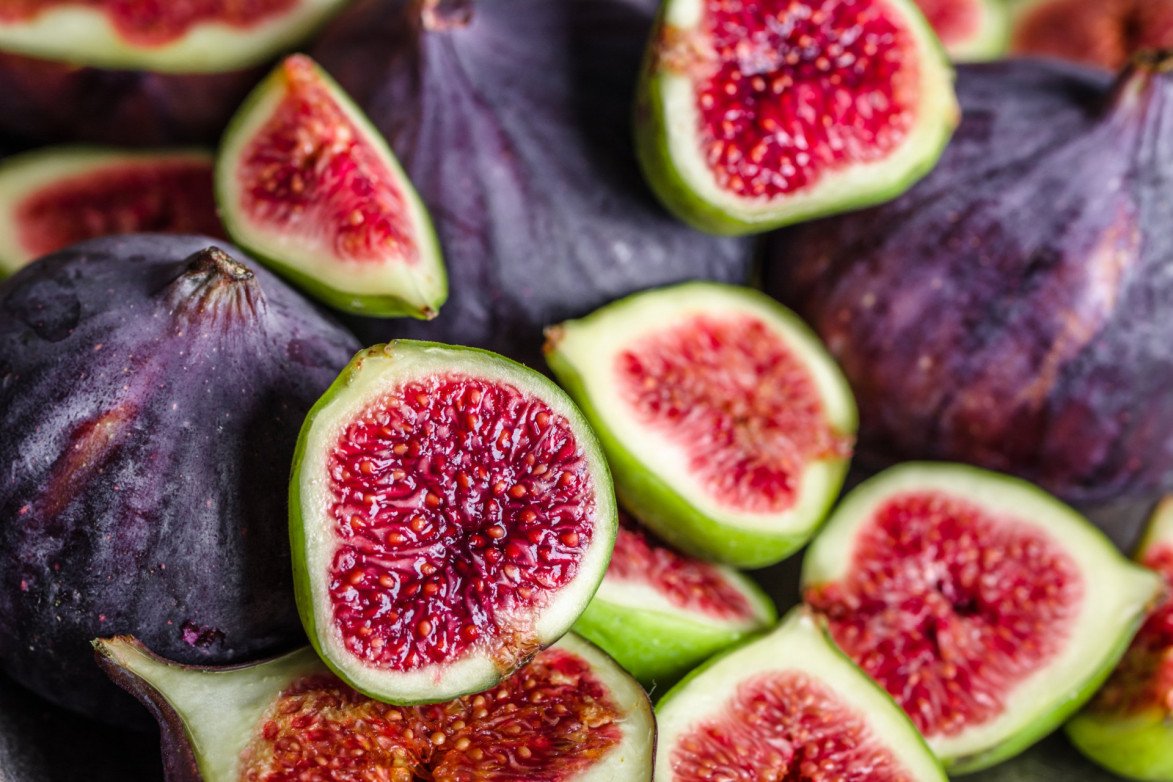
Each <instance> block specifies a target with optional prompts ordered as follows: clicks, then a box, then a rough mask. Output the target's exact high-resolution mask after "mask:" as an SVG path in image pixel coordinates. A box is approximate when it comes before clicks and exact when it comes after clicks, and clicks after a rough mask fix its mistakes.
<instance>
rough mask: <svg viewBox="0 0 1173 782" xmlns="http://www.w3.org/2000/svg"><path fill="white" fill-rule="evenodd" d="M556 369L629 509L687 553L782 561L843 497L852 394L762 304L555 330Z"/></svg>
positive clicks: (705, 303)
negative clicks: (840, 495) (599, 443)
mask: <svg viewBox="0 0 1173 782" xmlns="http://www.w3.org/2000/svg"><path fill="white" fill-rule="evenodd" d="M546 357H547V361H548V362H549V364H550V368H551V369H552V370H553V371H554V374H555V375H556V376H557V377H558V380H559V381H560V382H561V383H562V384H563V386H565V387H566V388H567V390H568V391H570V394H571V396H573V397H574V398H575V400H576V401H577V402H578V403H579V405H580V406H581V407H582V408H583V411H584V412H585V413H586V415H587V417H588V418H589V419H590V420H591V423H592V424H593V425H594V427H595V431H596V432H598V434H599V436H600V438H601V439H602V441H603V447H604V449H605V450H606V452H607V457H608V459H609V460H610V463H611V466H612V468H613V469H614V477H615V485H616V489H617V491H618V492H619V496H620V498H621V499H622V500H623V503H624V505H625V507H627V509H628V510H630V511H631V513H632V515H634V516H635V517H636V518H638V519H639V520H640V521H642V522H643V523H644V524H646V525H647V526H648V527H650V528H651V529H652V530H653V531H654V532H655V533H656V534H657V535H659V536H660V537H662V538H664V539H665V540H666V541H668V542H669V543H671V544H673V545H675V546H677V547H678V548H680V549H682V550H684V551H686V552H689V553H691V554H693V555H695V556H699V557H702V558H705V559H711V560H717V561H721V562H725V563H728V564H732V565H737V566H741V567H761V566H764V565H768V564H771V563H773V562H777V561H778V560H780V559H782V558H783V557H785V556H787V555H788V554H790V553H791V552H793V551H794V550H796V549H797V548H799V547H800V546H801V545H802V544H803V543H805V542H806V540H807V539H808V538H809V537H810V535H811V534H812V533H813V532H814V530H815V528H816V526H817V525H818V524H819V522H821V521H822V520H823V518H824V516H825V515H826V513H827V510H828V508H829V507H830V505H831V503H832V502H834V500H835V498H836V496H837V495H838V493H839V489H840V487H841V486H842V484H843V477H844V473H845V472H846V469H847V463H848V460H849V458H850V455H851V448H852V443H853V440H854V436H855V429H856V416H855V403H854V401H853V400H852V397H851V390H850V389H849V388H848V387H847V384H846V382H845V381H844V379H843V377H842V375H841V374H840V373H839V370H838V368H837V367H836V366H835V363H834V362H833V361H832V360H831V359H830V357H829V356H828V355H827V353H826V351H825V350H824V348H823V346H822V345H821V344H820V343H819V341H818V339H817V338H816V337H815V336H814V335H813V334H812V333H811V332H810V331H809V330H808V329H807V328H806V326H805V325H803V324H802V322H801V321H800V320H799V319H798V318H797V317H796V316H795V315H794V314H793V313H791V312H790V311H789V310H787V309H786V308H784V307H782V306H780V305H779V304H777V303H776V302H774V301H773V300H771V299H770V298H769V297H767V296H765V295H763V294H761V293H758V292H757V291H754V290H750V289H748V288H739V287H735V286H728V285H719V284H715V283H686V284H684V285H678V286H673V287H669V288H662V289H660V290H655V291H648V292H645V293H638V294H635V295H634V296H630V297H628V298H626V299H621V300H620V301H618V302H615V303H613V304H610V305H608V306H605V307H603V308H601V309H599V310H596V311H595V312H594V313H592V314H591V315H588V316H587V317H585V318H582V319H580V320H574V321H568V322H566V323H563V324H561V325H559V326H554V327H552V328H550V329H548V330H547V342H546Z"/></svg>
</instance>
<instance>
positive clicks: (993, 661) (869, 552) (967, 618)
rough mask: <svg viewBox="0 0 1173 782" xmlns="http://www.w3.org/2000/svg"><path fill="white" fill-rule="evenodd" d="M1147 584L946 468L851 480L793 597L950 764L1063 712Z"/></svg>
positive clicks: (967, 765) (984, 755)
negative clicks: (799, 593)
mask: <svg viewBox="0 0 1173 782" xmlns="http://www.w3.org/2000/svg"><path fill="white" fill-rule="evenodd" d="M1159 590H1160V582H1159V579H1158V578H1157V577H1156V576H1155V575H1154V574H1152V573H1151V572H1149V571H1147V570H1144V569H1143V568H1140V567H1137V566H1135V565H1133V564H1132V563H1130V562H1129V561H1128V560H1127V559H1125V558H1124V557H1123V556H1122V555H1121V554H1120V553H1119V552H1118V551H1117V550H1116V549H1115V548H1114V547H1113V545H1112V543H1111V542H1110V541H1109V540H1108V539H1107V538H1106V537H1105V536H1104V535H1103V534H1102V533H1101V532H1100V531H1099V530H1097V529H1096V528H1095V527H1093V526H1092V525H1091V523H1090V522H1088V521H1087V520H1086V519H1084V518H1083V517H1082V516H1080V515H1079V514H1078V513H1076V512H1075V511H1074V510H1072V509H1071V508H1069V507H1068V506H1066V505H1064V504H1062V503H1060V502H1059V501H1058V500H1056V499H1054V498H1052V497H1051V496H1050V495H1048V494H1046V493H1045V492H1043V491H1042V490H1040V489H1037V488H1035V487H1034V486H1032V485H1030V484H1028V483H1025V482H1023V481H1020V480H1018V479H1015V478H1010V477H1007V476H1003V475H999V474H997V473H991V472H986V471H984V470H978V469H976V468H971V467H965V466H960V465H951V464H929V463H924V464H915V463H914V464H907V465H902V466H899V467H895V468H892V469H890V470H887V471H886V472H884V473H881V474H880V475H879V476H877V477H875V478H873V479H871V480H869V481H867V482H865V483H864V484H862V485H861V486H859V487H858V488H857V489H855V490H854V491H853V492H852V493H851V494H850V495H849V496H848V497H847V498H846V499H845V500H844V501H843V502H842V503H841V504H840V505H839V507H838V508H837V509H836V511H835V513H834V514H833V515H832V517H831V519H830V520H829V521H828V522H827V525H826V527H825V528H824V529H823V531H822V532H821V533H820V534H819V535H818V537H817V538H816V539H815V540H814V541H813V542H812V544H811V546H810V548H809V549H808V551H807V555H806V559H805V561H804V562H803V592H804V597H805V599H806V601H807V603H808V604H809V605H810V606H811V607H812V608H813V609H814V610H815V611H816V612H818V613H819V614H820V615H822V616H823V617H824V618H825V619H826V621H827V623H828V626H829V629H830V632H831V635H832V636H833V637H834V639H835V641H836V642H837V643H838V644H839V645H840V647H841V648H842V649H843V650H844V651H845V652H846V653H847V654H848V655H849V656H850V657H851V658H852V659H854V660H856V661H857V662H858V663H860V665H861V667H863V669H864V670H865V671H866V672H867V673H868V674H869V675H870V676H871V677H872V678H873V679H875V680H876V681H878V682H879V683H880V684H881V685H883V686H884V687H885V688H886V689H887V690H888V692H889V693H891V694H892V695H893V697H894V698H895V699H896V700H897V702H899V703H900V705H901V706H903V707H904V709H905V711H906V712H908V714H909V716H910V717H911V718H912V720H913V721H914V722H915V723H916V725H917V727H918V728H919V729H920V730H921V732H922V733H923V734H924V735H925V736H926V738H927V739H928V741H929V744H930V745H931V746H932V747H933V749H934V751H936V752H937V754H938V755H939V756H940V757H941V758H942V760H944V761H945V762H946V765H948V766H949V768H950V770H951V771H956V772H959V773H960V772H965V771H972V770H976V769H979V768H984V767H986V766H989V765H993V764H994V763H996V762H998V761H1000V760H1004V759H1006V758H1008V757H1011V756H1012V755H1014V754H1016V753H1018V752H1020V751H1021V750H1023V749H1025V748H1026V747H1028V746H1030V745H1031V744H1032V743H1034V742H1035V741H1036V740H1038V739H1040V738H1042V737H1043V736H1045V735H1046V734H1047V733H1049V732H1050V731H1051V730H1053V729H1054V728H1056V727H1058V726H1059V725H1060V724H1061V723H1062V722H1063V720H1065V719H1066V718H1067V717H1068V716H1069V715H1070V714H1071V713H1072V712H1073V711H1075V710H1076V709H1078V708H1079V706H1080V705H1081V704H1082V703H1084V702H1085V701H1086V700H1087V699H1088V698H1089V697H1091V695H1092V693H1093V692H1094V691H1095V689H1096V687H1098V686H1099V684H1100V683H1101V682H1102V681H1103V680H1104V678H1105V677H1106V676H1107V675H1108V672H1109V671H1110V670H1111V668H1112V666H1113V665H1115V664H1116V661H1117V660H1118V659H1119V658H1120V655H1121V654H1122V653H1123V651H1124V649H1125V648H1126V647H1127V645H1128V642H1129V641H1130V640H1131V638H1132V636H1133V634H1134V633H1135V632H1136V629H1137V627H1139V624H1140V621H1141V618H1142V617H1143V615H1144V612H1145V610H1146V608H1147V607H1148V606H1149V605H1150V604H1151V602H1152V601H1153V600H1154V599H1155V597H1156V596H1157V594H1158V593H1159Z"/></svg>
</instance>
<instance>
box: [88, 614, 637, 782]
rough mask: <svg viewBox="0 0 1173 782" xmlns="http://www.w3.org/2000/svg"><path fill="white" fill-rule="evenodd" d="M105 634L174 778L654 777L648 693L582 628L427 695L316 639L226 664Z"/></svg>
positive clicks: (581, 781) (106, 649) (110, 660)
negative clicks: (508, 668) (486, 679)
mask: <svg viewBox="0 0 1173 782" xmlns="http://www.w3.org/2000/svg"><path fill="white" fill-rule="evenodd" d="M94 645H95V648H96V651H97V655H98V659H99V662H100V664H101V665H102V666H103V668H105V670H106V671H107V672H108V673H109V674H110V676H111V678H113V679H114V680H115V681H116V682H118V683H119V684H120V685H121V686H123V687H125V688H126V689H127V690H128V691H129V692H131V693H134V694H135V695H136V696H137V697H138V698H140V699H141V700H142V701H143V702H144V703H145V704H147V705H148V706H149V707H150V708H151V710H152V712H154V714H155V715H156V717H157V718H158V720H159V725H160V727H161V729H162V733H163V755H164V761H165V763H166V766H167V782H238V780H261V779H265V780H278V779H314V780H320V781H321V782H335V781H336V782H343V780H357V779H364V780H365V779H370V780H376V779H378V780H394V781H395V782H410V780H415V779H435V780H470V781H471V780H483V781H484V782H491V781H492V780H501V781H502V782H504V781H505V780H522V779H524V780H531V781H532V782H572V781H573V782H588V780H590V781H592V782H604V781H607V780H613V781H614V782H643V781H649V780H650V779H651V765H652V752H653V750H654V747H655V734H656V729H655V720H654V718H653V716H652V709H651V704H650V703H649V702H648V697H647V694H646V693H644V691H643V689H642V688H640V686H639V684H637V683H636V682H635V681H634V680H633V679H632V678H631V677H630V676H628V675H627V674H626V673H625V672H624V671H623V670H622V669H621V668H620V667H619V666H618V665H616V664H615V662H614V661H613V660H611V659H610V658H609V657H607V656H606V655H605V654H603V653H602V652H600V651H599V650H598V649H596V648H595V647H593V646H591V645H590V644H588V643H586V642H585V641H583V640H581V639H579V638H577V637H575V636H574V635H573V634H571V635H567V636H566V637H564V638H563V639H562V640H561V641H559V642H558V643H557V644H556V645H555V646H552V647H551V648H549V649H547V650H545V651H544V652H542V653H541V654H539V655H538V656H537V657H536V658H534V660H533V661H532V662H531V663H529V665H527V666H526V667H525V668H523V669H522V670H521V671H519V672H518V673H517V674H516V675H515V676H513V677H511V678H509V679H506V680H504V681H503V682H501V684H500V686H498V687H497V688H495V689H494V690H492V691H489V692H484V693H480V694H477V695H470V696H465V697H463V698H460V699H456V700H452V701H450V702H448V703H442V704H436V705H433V706H422V707H421V706H391V705H388V704H385V703H380V702H378V701H374V700H371V699H370V698H367V697H366V696H364V695H362V694H360V693H358V692H355V691H354V690H352V689H350V688H349V687H347V686H346V685H345V684H344V683H343V682H342V681H340V680H339V679H338V678H337V677H335V676H334V675H333V674H332V673H331V672H330V671H329V669H327V668H326V667H325V666H324V665H323V664H322V663H321V661H320V660H319V659H318V658H317V657H316V656H315V655H314V653H313V651H312V650H310V649H308V648H307V649H302V650H299V651H296V652H293V653H291V654H288V655H286V656H284V657H280V658H277V659H275V660H270V661H268V662H263V663H257V664H253V665H246V666H240V667H237V668H226V669H218V670H217V669H214V668H194V667H190V666H184V665H179V664H177V663H174V662H171V661H169V660H165V659H162V658H160V657H156V656H155V655H153V654H151V653H149V652H148V651H147V650H146V649H145V648H144V647H143V645H142V644H140V643H139V642H137V641H135V640H134V639H133V638H111V639H107V640H99V641H96V642H95V644H94Z"/></svg>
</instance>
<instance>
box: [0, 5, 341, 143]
mask: <svg viewBox="0 0 1173 782" xmlns="http://www.w3.org/2000/svg"><path fill="white" fill-rule="evenodd" d="M342 3H343V0H258V1H257V2H249V3H241V2H232V1H230V0H203V1H202V2H197V3H193V2H187V3H159V2H142V0H139V1H138V2H125V1H124V0H85V1H84V2H82V0H22V1H21V2H16V3H11V2H9V3H4V4H3V5H2V6H0V105H2V106H4V112H3V115H2V116H0V128H2V129H3V130H6V131H9V132H12V133H16V134H20V135H26V136H30V137H33V138H37V139H41V140H87V141H100V142H105V143H117V144H127V143H136V142H137V143H155V144H160V143H172V142H192V141H202V142H209V141H213V140H215V138H216V137H217V136H218V135H219V133H220V131H221V130H222V129H223V127H224V122H225V121H226V120H227V119H228V117H229V116H230V115H231V113H232V111H233V110H234V109H235V107H236V105H237V104H238V103H239V102H240V100H241V99H242V98H243V97H244V95H245V94H246V93H247V92H248V90H249V88H250V87H251V86H252V84H253V83H255V82H256V80H257V79H258V78H259V77H260V75H261V71H260V70H258V68H260V67H263V66H264V64H265V63H267V62H268V61H270V60H272V59H273V58H274V57H276V56H277V55H278V54H280V53H281V52H283V51H286V50H288V49H290V48H292V47H293V46H296V45H297V44H298V43H299V42H300V41H302V40H304V39H305V38H306V36H308V35H309V34H310V33H311V32H313V30H314V29H316V28H317V27H318V26H319V25H320V24H321V23H322V22H324V21H325V20H326V19H327V18H328V17H329V16H330V15H331V14H333V13H334V12H335V11H336V10H337V9H338V8H340V7H341V5H342Z"/></svg>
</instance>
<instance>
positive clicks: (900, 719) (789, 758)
mask: <svg viewBox="0 0 1173 782" xmlns="http://www.w3.org/2000/svg"><path fill="white" fill-rule="evenodd" d="M656 719H657V722H658V723H659V734H660V735H659V741H658V746H657V748H656V769H655V777H656V780H657V782H709V780H717V779H720V780H747V781H748V780H764V779H779V780H790V779H794V780H824V779H826V780H831V779H842V780H864V779H866V780H868V782H896V781H897V780H899V781H900V782H944V780H945V774H944V772H943V771H942V770H941V767H940V766H939V765H938V763H937V761H936V759H935V758H934V757H933V755H932V753H931V752H930V751H929V749H928V747H926V746H925V743H924V739H922V738H921V737H920V736H919V735H918V734H917V732H916V729H915V728H914V727H913V725H912V723H911V722H909V721H908V718H907V717H906V716H905V715H904V714H903V713H901V711H900V708H899V707H898V706H897V705H896V704H895V703H893V702H892V699H891V698H890V697H888V695H887V694H886V693H885V692H884V691H883V690H881V689H880V688H879V687H877V686H876V684H875V683H874V682H872V681H870V680H869V679H868V677H867V676H865V675H864V674H863V672H862V671H860V670H859V669H858V668H857V667H856V666H855V665H854V664H853V663H852V662H851V661H850V660H848V659H847V658H846V657H844V656H843V655H842V653H841V652H839V650H838V649H836V648H835V646H834V645H833V644H832V643H831V642H830V641H829V640H828V639H827V637H826V636H825V635H824V634H823V632H822V630H821V629H820V628H819V627H818V626H817V624H816V622H815V620H814V619H813V618H812V617H811V616H810V615H808V614H807V613H806V612H805V611H804V610H803V609H795V610H793V611H791V612H790V614H789V615H788V616H787V617H786V618H785V619H784V620H783V621H782V624H781V625H779V626H778V628H777V629H775V630H774V631H773V632H771V633H770V634H769V635H767V636H765V637H763V638H759V639H757V640H755V641H752V642H750V643H747V644H745V645H743V646H741V647H739V648H737V649H735V650H733V651H731V652H728V653H726V654H723V655H720V656H718V657H716V658H714V659H713V660H710V661H709V662H707V663H705V664H704V665H702V666H701V667H700V668H698V669H697V670H695V671H693V672H692V673H691V674H689V675H688V677H687V678H685V679H684V681H682V682H681V683H680V684H678V685H676V686H675V687H674V688H672V690H670V691H669V692H668V694H667V695H665V696H664V697H663V698H662V699H661V700H660V702H659V704H658V705H657V706H656Z"/></svg>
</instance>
